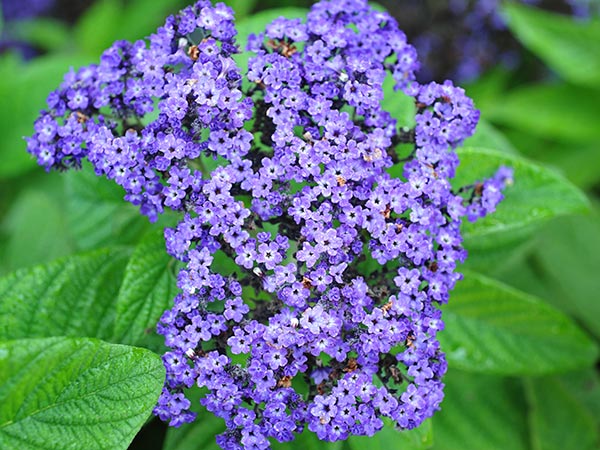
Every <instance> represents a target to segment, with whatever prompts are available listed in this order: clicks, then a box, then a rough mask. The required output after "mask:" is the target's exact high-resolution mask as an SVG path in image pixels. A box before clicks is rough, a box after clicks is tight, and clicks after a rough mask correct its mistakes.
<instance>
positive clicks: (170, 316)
mask: <svg viewBox="0 0 600 450" xmlns="http://www.w3.org/2000/svg"><path fill="white" fill-rule="evenodd" d="M234 37H235V28H234V25H233V16H232V12H231V10H230V9H229V8H227V7H225V6H223V5H217V6H216V7H213V6H211V5H210V3H209V2H208V1H206V0H201V1H199V2H198V3H196V4H195V5H194V6H193V7H189V8H187V9H185V10H183V11H182V12H181V13H180V14H179V15H177V16H174V17H170V18H169V19H167V22H166V24H165V26H164V27H162V28H160V29H159V30H158V32H157V33H156V34H155V35H152V36H151V37H150V45H149V47H148V46H146V44H145V43H144V42H141V41H140V42H137V43H135V44H129V43H126V42H117V43H116V44H115V45H114V46H113V47H112V48H111V49H109V50H108V51H107V52H106V53H105V54H104V55H103V57H102V60H101V63H100V64H99V65H98V66H90V67H87V68H84V69H81V70H79V71H78V72H73V73H71V74H69V75H68V76H67V77H66V79H65V82H64V83H63V85H62V86H61V88H60V89H59V90H58V91H56V92H55V93H53V94H51V96H50V97H49V110H47V111H44V112H43V113H42V115H41V117H40V118H39V119H38V121H37V122H36V124H35V127H36V133H35V135H34V136H33V137H32V138H31V139H29V142H28V148H29V151H30V152H31V153H33V154H34V155H36V157H37V158H38V161H39V162H40V164H42V165H44V166H45V167H46V168H48V169H49V168H59V169H64V168H69V167H78V166H80V165H81V161H82V159H83V158H87V159H88V160H90V161H91V162H92V164H93V165H94V167H95V170H96V172H97V173H98V174H99V175H105V176H107V177H108V178H111V179H114V180H115V181H116V182H117V183H119V184H120V185H121V186H123V187H124V188H125V190H126V192H127V196H126V198H127V200H129V201H130V202H132V203H134V204H139V205H140V207H141V211H142V212H143V213H144V214H146V215H148V216H149V217H150V218H151V219H154V218H156V217H157V215H158V214H159V213H161V212H162V211H163V210H164V209H165V208H171V209H174V210H178V211H182V213H183V214H182V215H183V217H182V220H181V222H180V223H179V224H178V225H177V226H176V227H174V228H172V229H167V230H165V239H166V244H167V251H168V252H169V253H170V254H171V255H172V256H174V257H175V258H177V259H178V260H180V261H181V262H182V263H183V264H184V266H183V268H182V269H181V270H180V272H179V274H178V278H177V282H178V287H179V289H180V292H179V294H178V295H177V296H176V298H175V300H174V306H173V308H172V309H170V310H168V311H166V312H165V313H164V314H163V316H162V317H161V320H160V323H159V325H158V331H159V333H161V334H162V335H164V336H165V343H166V345H167V346H168V347H169V349H170V350H169V351H168V352H167V353H166V354H165V355H164V356H163V361H164V364H165V367H166V369H167V378H166V382H165V387H164V390H163V393H162V395H161V397H160V399H159V402H158V405H157V406H156V408H155V411H154V412H155V414H156V415H158V416H159V417H160V418H161V419H163V420H166V421H169V422H170V424H171V425H173V426H178V425H180V424H182V423H184V422H190V421H192V420H193V419H194V417H195V415H194V413H193V412H191V401H190V400H189V399H188V398H186V396H185V394H186V392H187V390H188V389H189V388H191V387H192V386H194V385H197V386H200V387H201V388H204V389H203V392H204V395H203V397H202V399H201V400H200V402H201V404H202V405H204V407H206V409H208V410H209V411H211V412H213V413H214V414H216V415H217V416H219V417H222V418H223V419H224V420H225V423H226V425H227V430H226V431H225V432H224V433H223V434H221V435H219V436H218V437H217V441H218V443H219V444H220V445H221V447H223V448H224V449H240V448H247V449H264V448H268V447H269V439H276V440H278V441H281V442H284V441H290V440H292V439H293V438H294V436H295V434H298V433H301V432H302V431H303V430H304V429H305V428H308V429H309V430H310V431H312V432H314V433H316V434H317V436H318V437H319V438H320V439H322V440H328V441H336V440H340V439H346V438H347V437H348V436H350V435H372V434H374V433H375V432H377V431H378V430H380V429H381V428H382V426H383V421H382V419H383V418H386V417H387V418H389V419H391V420H393V421H394V422H395V423H396V424H397V426H398V427H400V428H402V429H411V428H414V427H416V426H418V425H419V424H420V423H422V422H423V420H425V419H426V418H428V417H430V416H431V415H432V414H433V413H434V412H435V410H437V409H438V408H439V404H440V402H441V400H442V397H443V383H442V381H441V379H442V376H443V375H444V373H445V371H446V361H445V358H444V354H443V353H442V351H441V349H440V345H439V342H438V340H437V337H436V335H437V332H438V331H439V330H441V329H442V328H443V322H442V320H441V312H440V310H439V309H438V307H437V305H438V304H440V303H444V302H446V301H447V300H448V295H449V291H450V290H451V289H452V288H453V286H454V284H455V283H456V281H457V280H458V279H459V278H460V274H458V273H456V272H455V268H456V264H457V262H460V261H463V260H464V258H465V256H466V254H465V251H464V250H463V249H462V247H461V236H460V230H459V226H460V223H461V220H462V219H463V217H468V218H469V219H471V220H475V219H476V218H478V217H482V216H483V215H485V214H487V213H488V212H491V211H493V210H494V208H495V206H496V204H497V203H498V202H499V201H500V200H501V198H502V194H501V189H502V187H503V186H504V185H505V184H506V182H507V181H508V180H509V179H510V177H511V173H510V171H509V170H508V169H502V170H501V171H500V172H499V173H498V174H497V175H496V176H495V177H494V178H493V179H491V180H488V181H484V182H483V183H478V184H475V185H473V186H469V187H464V188H462V189H459V190H453V189H452V186H451V185H450V182H449V180H450V179H451V178H452V177H453V176H454V173H455V170H456V168H457V165H458V158H457V155H456V153H455V152H454V151H453V149H454V148H455V147H456V146H457V145H459V144H460V143H461V142H462V141H463V140H464V139H465V138H467V137H468V136H470V135H471V134H472V133H473V131H474V129H475V126H476V124H477V121H478V118H479V114H478V111H477V110H476V109H475V108H474V106H473V103H472V101H471V100H470V99H469V98H468V97H466V96H465V93H464V91H463V90H462V89H460V88H458V87H455V86H454V85H453V84H452V83H451V82H449V81H447V82H445V83H443V84H436V83H430V84H427V85H421V84H419V83H417V82H416V81H415V71H416V70H417V69H418V67H419V63H418V60H417V55H416V52H415V49H414V48H413V47H412V46H411V45H409V44H408V43H407V41H406V37H405V35H404V34H403V33H402V32H401V31H400V30H399V29H398V26H397V23H396V22H395V20H394V19H393V18H391V17H390V16H389V15H388V14H387V13H383V12H378V11H374V10H372V9H371V8H370V7H369V6H368V4H367V1H366V0H322V1H321V2H319V3H317V4H315V5H314V6H313V7H312V9H311V11H310V12H309V14H308V16H307V19H306V21H301V20H297V19H295V20H289V19H285V18H280V19H277V20H275V21H274V22H273V23H271V24H270V25H269V26H268V27H267V28H266V31H265V33H263V34H260V35H258V36H254V37H252V38H251V39H250V42H249V50H251V51H253V52H254V56H253V57H252V58H251V59H250V61H249V67H248V71H247V74H246V76H245V77H244V78H243V77H242V74H241V71H240V69H238V67H237V66H236V65H235V63H234V61H233V59H232V54H233V53H235V52H236V51H237V47H236V44H235V41H234ZM386 77H390V78H391V79H393V80H394V83H395V85H396V89H398V90H402V91H403V92H404V93H405V95H409V96H411V97H413V98H414V101H415V107H416V126H415V127H414V128H412V129H411V128H408V127H406V126H404V125H405V124H399V123H397V121H396V119H394V118H393V117H392V116H391V115H390V114H389V113H388V112H386V111H384V110H383V109H382V107H381V100H382V98H383V87H382V86H383V81H384V80H385V79H386ZM155 105H156V106H155ZM155 108H156V110H155ZM404 153H405V154H404ZM206 167H212V170H207V169H206ZM208 172H209V173H208ZM393 173H399V174H401V176H400V177H394V176H392V174H393Z"/></svg>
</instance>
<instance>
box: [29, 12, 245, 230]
mask: <svg viewBox="0 0 600 450" xmlns="http://www.w3.org/2000/svg"><path fill="white" fill-rule="evenodd" d="M235 34H236V31H235V27H234V25H233V13H232V11H231V10H230V9H229V8H227V7H226V6H224V5H220V6H218V7H216V8H212V6H210V3H209V2H200V3H197V4H196V5H195V6H193V7H188V8H186V9H185V10H184V11H182V12H181V14H180V16H179V17H178V18H177V19H175V18H174V17H171V18H169V19H168V20H167V22H166V24H165V25H164V26H163V27H161V28H160V29H159V30H158V32H157V33H156V34H155V35H153V36H152V37H151V39H150V46H149V47H148V46H147V45H146V43H145V42H144V41H142V40H140V41H137V42H135V43H133V44H131V43H129V42H126V41H118V42H116V43H115V44H114V45H113V46H112V47H111V48H109V49H108V50H106V51H105V52H104V54H103V55H102V58H101V61H100V64H99V65H91V66H87V67H83V68H81V69H79V70H78V71H77V72H75V71H71V73H69V74H68V75H67V76H66V77H65V80H64V82H63V84H62V86H61V87H60V88H59V89H58V90H56V91H55V92H53V93H52V94H50V96H49V97H48V108H49V109H48V110H47V111H43V112H42V114H41V115H40V117H39V118H38V119H37V120H36V122H35V130H36V134H35V135H34V136H33V137H32V138H30V139H29V140H28V150H29V152H31V153H32V154H34V155H35V156H36V157H37V159H38V163H39V164H40V165H42V166H44V167H46V169H48V170H49V169H50V168H59V169H65V168H69V167H80V166H81V161H82V159H83V158H87V159H88V160H89V161H90V162H91V163H92V164H93V165H94V169H95V171H96V173H97V174H98V175H105V176H106V177H108V178H109V179H112V180H115V181H116V182H117V183H118V184H119V185H121V186H123V188H125V191H126V193H127V195H126V197H125V199H126V200H127V201H129V202H131V203H133V204H135V205H140V209H141V212H142V213H143V214H145V215H147V216H148V217H149V218H150V220H153V221H154V220H156V218H157V216H158V214H160V213H162V212H163V211H164V208H165V207H168V208H171V209H173V210H184V209H185V205H184V200H185V201H188V202H193V198H195V196H196V195H197V194H198V193H199V192H200V189H201V184H202V173H201V172H200V171H198V170H197V169H196V168H194V167H195V166H194V165H190V164H188V162H189V161H194V160H197V159H198V158H199V157H200V155H201V154H204V155H207V156H210V155H219V156H222V157H224V158H228V157H230V158H232V159H233V158H237V159H238V160H241V158H242V157H243V156H244V155H245V154H246V153H247V152H248V150H249V148H250V141H251V140H252V135H251V134H250V133H249V132H248V131H245V130H243V125H244V123H245V121H246V120H248V119H249V118H250V117H251V115H252V101H251V99H249V98H246V99H245V100H243V101H240V99H241V97H242V92H241V91H240V79H241V75H240V72H239V70H238V69H237V67H236V65H235V63H234V62H233V59H232V58H231V55H232V53H233V52H235V51H237V47H236V46H235V44H234V36H235Z"/></svg>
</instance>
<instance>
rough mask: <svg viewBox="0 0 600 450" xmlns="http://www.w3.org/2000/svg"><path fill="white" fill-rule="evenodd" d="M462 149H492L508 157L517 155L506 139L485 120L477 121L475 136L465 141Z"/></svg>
mask: <svg viewBox="0 0 600 450" xmlns="http://www.w3.org/2000/svg"><path fill="white" fill-rule="evenodd" d="M462 147H471V148H472V147H480V148H493V149H495V150H498V151H501V152H503V153H505V154H509V155H518V154H519V152H518V151H517V149H516V148H515V147H514V146H513V145H512V144H511V142H510V141H509V140H508V138H507V137H506V136H504V134H502V133H501V132H500V131H498V129H497V128H495V127H494V126H493V125H492V124H490V123H489V122H487V121H485V120H480V121H479V124H478V125H477V130H476V131H475V134H474V135H473V136H471V137H470V138H468V139H467V140H465V142H464V143H463V145H462Z"/></svg>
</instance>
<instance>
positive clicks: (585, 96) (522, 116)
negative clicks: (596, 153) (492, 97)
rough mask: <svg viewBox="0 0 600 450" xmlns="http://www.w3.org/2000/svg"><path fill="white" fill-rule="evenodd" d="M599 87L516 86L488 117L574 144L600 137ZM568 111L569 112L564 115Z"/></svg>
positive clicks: (504, 123)
mask: <svg viewBox="0 0 600 450" xmlns="http://www.w3.org/2000/svg"><path fill="white" fill-rule="evenodd" d="M599 102H600V90H593V89H589V88H586V87H578V86H574V85H569V84H562V83H551V84H535V85H529V86H525V87H520V88H518V89H515V90H513V91H511V92H509V93H507V94H505V95H504V96H503V98H502V101H496V102H494V103H493V104H490V105H489V107H488V108H487V109H486V110H485V117H486V118H487V119H489V120H491V121H493V122H495V123H499V124H501V125H505V126H510V127H511V128H514V129H517V130H522V131H524V132H526V133H528V134H533V135H534V136H537V137H538V138H545V139H549V138H555V139H561V140H567V141H568V142H569V143H571V145H572V144H573V143H574V142H582V141H587V140H590V139H598V138H599V137H600V128H599V127H598V115H599V113H598V103H599ZM565 110H568V114H565Z"/></svg>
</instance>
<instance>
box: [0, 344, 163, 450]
mask: <svg viewBox="0 0 600 450" xmlns="http://www.w3.org/2000/svg"><path fill="white" fill-rule="evenodd" d="M163 379H164V369H163V367H162V364H161V361H160V358H159V357H158V355H155V354H153V353H151V352H149V351H147V350H142V349H139V348H133V347H126V346H122V345H112V344H107V343H104V342H102V341H98V340H95V339H72V338H48V339H27V340H16V341H8V342H5V343H2V344H0V448H3V449H12V448H14V449H17V448H18V449H22V450H28V449H32V450H40V449H48V450H79V449H86V450H95V449H106V450H118V449H126V448H127V446H128V445H129V443H130V442H131V440H132V439H133V437H134V435H135V434H136V432H137V431H138V430H139V428H140V427H141V426H142V424H143V423H144V421H145V420H146V418H147V417H148V415H149V414H150V412H151V410H152V407H153V406H154V404H155V403H156V400H157V398H158V395H159V393H160V390H161V387H162V384H163Z"/></svg>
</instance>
